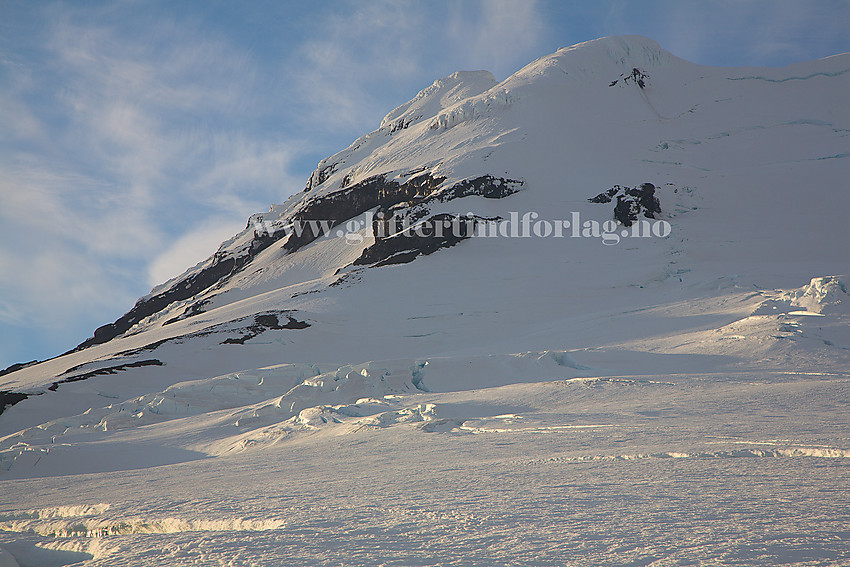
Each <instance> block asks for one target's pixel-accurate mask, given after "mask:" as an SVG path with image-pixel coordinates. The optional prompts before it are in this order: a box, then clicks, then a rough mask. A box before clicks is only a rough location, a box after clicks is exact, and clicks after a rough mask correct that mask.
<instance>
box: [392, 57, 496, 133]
mask: <svg viewBox="0 0 850 567" xmlns="http://www.w3.org/2000/svg"><path fill="white" fill-rule="evenodd" d="M496 83H497V81H496V78H495V77H493V74H492V73H490V72H489V71H457V72H456V73H452V74H451V75H449V76H448V77H444V78H442V79H437V80H436V81H434V84H432V85H431V86H430V87H428V88H426V89H423V90H421V91H420V92H419V94H417V95H416V96H415V97H414V98H413V100H411V101H409V102H406V103H405V104H402V105H401V106H399V107H398V108H396V109H395V110H393V111H392V112H390V113H389V114H387V115H386V116H385V117H384V119H383V120H381V128H382V129H383V128H389V129H390V131H391V132H394V131H396V130H402V129H405V128H408V127H410V125H411V124H415V123H417V122H420V121H422V120H426V119H429V118H433V117H434V116H436V115H437V114H438V113H439V112H440V111H441V110H443V109H444V108H447V107H449V106H452V105H453V104H456V103H458V102H460V101H462V100H464V99H467V98H471V97H473V96H476V95H479V94H481V93H483V92H485V91H487V90H490V89H491V88H492V87H493V86H495V85H496Z"/></svg>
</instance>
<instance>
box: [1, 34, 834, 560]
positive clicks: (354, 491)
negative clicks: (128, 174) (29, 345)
mask: <svg viewBox="0 0 850 567" xmlns="http://www.w3.org/2000/svg"><path fill="white" fill-rule="evenodd" d="M848 83H850V55H847V54H845V55H836V56H834V57H830V58H827V59H823V60H819V61H813V62H806V63H800V64H796V65H792V66H789V67H785V68H782V69H754V68H743V69H729V68H714V67H703V66H699V65H695V64H692V63H689V62H686V61H683V60H681V59H678V58H676V57H675V56H673V55H671V54H669V53H667V52H666V51H664V50H662V49H661V48H660V47H658V46H657V45H656V44H655V43H654V42H652V41H651V40H648V39H646V38H641V37H635V36H628V37H615V38H605V39H601V40H597V41H593V42H588V43H585V44H580V45H577V46H573V47H570V48H565V49H562V50H559V51H558V52H556V53H554V54H552V55H550V56H547V57H544V58H541V59H540V60H538V61H535V62H533V63H531V64H530V65H528V66H527V67H525V68H524V69H522V70H521V71H519V72H518V73H516V74H515V75H513V76H511V77H509V78H508V79H506V80H505V81H503V82H501V83H497V82H496V81H495V79H494V78H493V77H492V75H490V74H489V73H487V72H484V71H476V72H459V73H455V74H453V75H451V76H450V77H446V78H444V79H440V80H438V81H436V82H435V83H434V84H433V85H431V86H430V87H428V88H426V89H424V90H423V91H422V92H421V93H420V94H419V95H418V96H417V97H416V98H414V99H413V100H412V101H410V102H408V103H406V104H404V105H402V106H400V107H398V108H397V109H395V110H393V111H392V112H390V113H389V114H388V115H387V117H386V118H385V119H384V120H383V122H382V123H381V125H380V127H379V128H378V129H377V130H375V131H374V132H371V133H369V134H366V135H364V136H363V137H361V138H360V139H358V140H356V141H355V142H354V143H353V144H352V145H351V146H350V147H349V148H347V149H345V150H343V151H341V152H339V153H338V154H336V155H334V156H331V157H329V158H327V159H325V160H323V161H322V162H321V163H320V164H319V165H318V167H317V169H316V171H315V172H314V173H313V175H312V176H311V178H310V180H309V181H308V185H307V188H306V189H305V191H302V192H300V193H297V194H296V195H294V196H293V197H292V198H290V199H289V200H288V201H287V202H286V203H283V204H281V205H274V206H272V207H271V209H270V210H269V211H268V212H267V213H258V214H256V215H253V216H252V217H251V219H249V221H248V223H247V225H246V228H245V230H244V231H242V232H241V233H239V234H238V235H236V236H234V238H232V239H230V240H228V241H226V242H225V243H223V244H222V246H221V248H220V249H219V251H218V253H217V254H216V255H215V256H213V257H211V258H210V259H208V260H207V261H205V262H202V263H201V264H198V265H197V266H194V267H192V268H190V269H189V270H187V272H186V273H184V274H183V275H182V276H180V277H178V278H175V279H174V280H171V281H170V282H166V283H164V284H163V285H161V286H158V287H157V288H155V289H154V290H152V292H151V294H149V295H148V296H146V297H144V298H141V299H140V300H139V303H137V304H136V306H135V307H133V310H132V311H130V312H128V314H127V315H126V316H125V317H123V318H122V319H119V320H118V321H116V322H115V323H114V324H112V325H110V326H106V327H103V328H101V329H99V330H98V331H97V332H96V333H95V335H94V336H93V337H92V338H91V339H89V340H88V341H86V342H85V343H83V344H82V345H81V347H80V348H79V349H77V350H75V351H73V352H70V353H66V354H64V355H62V356H58V357H56V358H53V359H51V360H48V361H43V362H41V363H39V364H34V365H28V366H24V367H22V368H19V369H15V370H14V371H9V372H5V373H3V374H0V393H2V396H3V397H2V401H3V404H4V406H5V407H4V408H3V411H2V415H0V567H6V566H12V567H14V566H16V565H19V566H21V567H27V566H59V565H72V564H79V565H85V566H98V565H109V566H116V565H233V566H236V565H240V566H241V565H246V566H247V565H250V566H260V565H274V566H280V565H311V566H312V565H375V566H378V565H387V566H388V565H405V566H408V565H409V566H437V565H469V566H472V565H476V566H482V567H483V566H487V567H492V566H498V565H529V566H564V565H570V566H585V565H586V566H599V565H630V566H656V567H668V566H684V565H730V566H731V565H753V566H761V565H813V566H814V565H818V566H840V565H848V564H850V528H848V518H850V500H848V498H847V495H848V494H849V493H850V480H848V479H850V293H848V285H850V264H848V254H847V244H846V243H847V242H850V228H848V225H847V223H846V221H845V217H846V211H847V210H848V209H850V194H848V186H847V179H848V173H850V165H848V164H850V161H848V160H850V103H848V101H847V96H846V93H847V92H850V84H848ZM647 183H651V184H652V186H653V187H654V188H655V194H654V195H655V197H657V199H658V202H659V203H660V208H661V213H658V214H656V215H655V216H654V218H652V219H648V218H646V217H644V216H641V215H643V214H644V210H640V211H639V212H638V213H636V214H637V215H638V217H639V218H638V221H641V220H645V221H647V222H649V221H664V222H665V223H669V227H670V233H669V234H668V235H666V236H664V237H658V236H652V235H650V236H646V237H635V236H633V235H632V234H631V233H629V232H628V231H626V232H622V231H623V230H626V227H624V226H623V225H621V224H616V223H615V221H614V207H615V205H616V201H614V202H608V203H599V202H591V201H590V199H592V198H594V197H595V196H596V195H600V194H602V193H604V192H606V191H609V190H612V192H611V195H615V197H614V198H615V199H616V198H617V197H616V196H617V195H619V196H620V200H621V201H622V200H623V196H624V195H628V192H627V191H626V189H628V188H637V187H641V186H642V184H647ZM616 186H619V187H620V189H619V191H618V192H615V191H613V188H615V187H616ZM627 205H628V204H627ZM621 206H622V205H621ZM635 206H636V205H635ZM626 208H628V206H627V207H626ZM636 210H637V209H636ZM645 210H649V209H645ZM527 212H534V213H536V214H537V216H536V217H534V218H530V217H529V221H528V222H529V225H528V226H529V227H530V228H533V226H534V225H533V222H534V221H535V219H536V220H546V221H549V222H553V223H554V222H562V221H566V220H573V219H575V218H578V217H576V216H573V215H574V214H577V215H578V216H579V217H580V218H581V219H584V220H585V221H587V222H591V224H592V223H596V225H597V226H606V225H604V224H603V223H606V222H609V223H611V224H610V225H607V226H609V228H610V227H611V226H613V227H614V228H615V230H612V231H609V232H610V233H612V234H618V235H620V238H619V241H618V242H617V243H616V244H613V245H612V244H611V243H610V242H604V241H603V239H602V238H601V237H600V236H599V235H598V234H596V235H594V234H590V233H588V235H587V236H580V235H579V236H573V232H572V230H571V229H570V228H567V227H566V225H562V226H563V228H564V234H563V235H562V237H555V236H552V235H550V236H540V235H535V234H533V232H532V233H531V234H530V235H529V236H527V237H524V238H508V237H473V236H470V235H469V234H464V235H462V237H458V238H455V239H452V238H445V239H444V240H443V241H440V242H438V243H437V244H434V241H427V239H413V238H407V237H405V236H399V235H398V234H396V235H395V237H392V236H388V237H385V236H384V235H381V234H379V233H378V232H376V230H375V226H376V225H375V224H373V223H374V219H375V218H376V216H375V215H376V214H377V213H382V214H386V218H393V219H404V220H410V219H412V220H414V221H416V222H424V221H429V220H431V221H433V220H443V219H467V220H468V221H469V222H471V223H483V222H485V221H486V220H488V219H490V220H493V219H501V220H505V219H510V218H512V216H511V215H512V214H513V213H516V214H517V215H518V217H517V218H521V217H522V215H523V214H524V213H527ZM319 215H325V216H324V217H321V216H319ZM321 219H325V220H330V221H332V224H331V225H330V227H329V228H330V230H329V231H327V232H326V233H325V234H321V235H320V234H307V235H306V236H305V235H303V234H302V235H296V234H294V233H285V231H282V230H281V231H279V232H275V230H276V229H277V228H279V227H284V226H287V227H289V226H292V225H293V223H295V222H302V221H303V222H305V223H307V222H309V221H311V220H312V221H317V220H321ZM469 219H472V220H469ZM583 226H584V225H583ZM269 229H271V230H269ZM588 230H589V229H588ZM591 232H592V231H591Z"/></svg>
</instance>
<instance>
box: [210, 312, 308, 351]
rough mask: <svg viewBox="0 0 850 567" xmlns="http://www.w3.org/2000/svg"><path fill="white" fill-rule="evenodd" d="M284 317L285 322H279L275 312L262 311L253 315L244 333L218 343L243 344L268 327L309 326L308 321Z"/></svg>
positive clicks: (293, 327) (278, 328)
mask: <svg viewBox="0 0 850 567" xmlns="http://www.w3.org/2000/svg"><path fill="white" fill-rule="evenodd" d="M286 317H287V322H286V323H283V324H281V322H280V319H278V314H277V313H262V314H258V315H254V324H253V325H251V326H249V327H248V328H247V329H245V331H246V332H245V334H243V335H242V336H241V337H239V338H233V337H228V338H227V339H225V340H223V341H221V343H220V344H223V345H244V344H245V341H249V340H251V339H253V338H254V337H257V336H259V335H261V334H263V333H264V332H266V331H267V330H269V329H274V330H282V329H306V328H307V327H309V326H310V323H307V322H306V321H299V320H297V319H295V318H293V317H291V316H290V315H287V316H286Z"/></svg>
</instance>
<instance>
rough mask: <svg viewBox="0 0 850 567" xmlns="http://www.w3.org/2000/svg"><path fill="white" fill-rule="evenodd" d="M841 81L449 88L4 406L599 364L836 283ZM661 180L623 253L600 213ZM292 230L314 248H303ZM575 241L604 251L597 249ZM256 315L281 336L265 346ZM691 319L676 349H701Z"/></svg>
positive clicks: (812, 76) (466, 76)
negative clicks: (553, 362) (294, 378)
mask: <svg viewBox="0 0 850 567" xmlns="http://www.w3.org/2000/svg"><path fill="white" fill-rule="evenodd" d="M848 69H850V57H848V56H846V55H845V56H836V57H832V58H828V59H825V60H821V61H814V62H809V63H801V64H799V65H794V66H790V67H787V68H784V69H723V68H709V67H702V66H699V65H695V64H692V63H689V62H686V61H683V60H681V59H678V58H676V57H674V56H673V55H671V54H669V53H667V52H666V51H664V50H663V49H661V48H660V47H659V46H658V45H657V44H655V43H654V42H652V41H651V40H648V39H646V38H641V37H636V36H626V37H617V38H605V39H601V40H596V41H592V42H587V43H583V44H580V45H577V46H573V47H569V48H565V49H561V50H559V51H557V52H556V53H554V54H551V55H549V56H546V57H543V58H541V59H539V60H537V61H535V62H533V63H531V64H529V65H528V66H526V67H525V68H523V69H522V70H520V71H519V72H517V73H516V74H514V75H513V76H511V77H509V78H508V79H507V80H505V81H503V82H501V83H498V84H496V82H495V79H493V77H492V76H491V75H490V74H489V73H487V72H484V71H475V72H458V73H455V74H453V75H451V76H449V77H446V78H444V79H440V80H437V81H435V83H434V84H433V85H431V86H430V87H428V88H426V89H424V90H423V91H421V92H420V93H419V94H418V95H417V96H416V97H415V98H414V99H413V100H412V101H410V102H408V103H406V104H404V105H402V106H400V107H398V108H397V109H395V110H393V111H392V112H390V113H389V114H388V115H387V116H386V118H385V119H384V120H383V121H382V124H381V126H380V127H379V128H378V129H376V130H375V131H373V132H371V133H368V134H366V135H364V136H363V137H361V138H359V139H358V140H356V141H355V142H354V143H353V144H352V145H351V146H349V147H348V148H346V149H345V150H342V151H341V152H339V153H337V154H335V155H334V156H331V157H329V158H327V159H325V160H322V162H321V163H320V164H319V165H318V167H317V169H316V170H315V171H314V172H313V174H312V175H311V177H310V181H309V183H308V185H307V187H306V189H305V190H304V191H302V192H300V193H298V194H296V195H294V196H293V197H292V198H290V199H289V200H287V201H286V202H285V203H283V204H281V205H276V206H272V207H271V209H270V210H269V211H268V212H266V213H258V214H256V215H253V216H252V217H251V218H250V219H249V222H248V224H247V226H246V229H245V230H244V231H242V232H241V233H240V234H238V235H236V236H235V237H234V238H232V239H230V240H228V241H227V242H225V243H223V244H222V246H221V248H220V249H219V251H218V252H217V253H216V254H215V255H214V256H213V257H211V258H209V259H208V260H206V261H205V262H202V263H200V264H199V265H197V266H195V267H193V268H191V269H190V270H188V271H187V272H186V273H185V274H183V275H182V276H180V277H178V278H175V279H174V280H172V281H171V282H167V283H166V284H164V285H162V286H158V287H157V288H156V289H154V290H153V291H152V292H151V294H149V295H148V296H146V297H144V298H142V299H140V300H139V303H138V304H137V305H136V306H135V307H134V308H133V310H131V311H130V312H129V313H128V314H127V315H126V316H124V317H122V319H120V320H119V321H116V322H115V323H114V324H111V325H108V326H105V327H104V328H102V329H99V330H98V332H96V334H95V337H93V338H92V339H90V340H89V341H87V342H86V343H84V345H83V346H84V347H85V348H83V349H81V350H78V351H77V352H74V353H71V354H68V355H67V356H62V357H59V358H57V359H54V360H51V361H48V362H46V363H43V364H40V365H35V366H31V367H28V368H23V369H20V370H18V371H17V372H13V373H9V374H7V375H6V376H5V377H3V380H4V385H3V386H2V388H0V389H2V390H3V391H7V392H11V393H10V394H9V396H12V397H9V398H8V399H9V400H10V402H11V401H12V400H19V399H20V396H19V394H21V393H29V394H37V393H38V392H42V391H44V389H45V388H54V389H58V391H64V392H68V391H77V390H86V391H87V393H86V394H85V395H81V397H80V398H79V405H80V406H82V405H85V404H87V403H90V402H91V399H90V398H89V397H88V396H89V395H95V396H96V395H99V394H98V392H101V390H98V389H97V388H93V387H91V386H90V385H91V384H95V383H98V384H99V383H103V384H106V383H109V384H119V383H121V384H130V386H128V387H129V390H128V392H131V393H132V394H133V395H143V394H146V393H149V392H150V391H151V390H150V388H151V387H154V386H155V387H156V389H158V390H164V389H165V388H167V387H168V386H169V385H170V384H171V383H172V382H169V380H172V379H174V374H173V369H174V368H177V367H179V368H180V374H181V375H180V378H181V379H202V378H208V377H209V376H210V375H211V374H210V373H211V372H213V373H214V374H215V375H218V374H221V373H222V372H229V371H236V370H239V369H240V368H256V367H258V366H262V365H264V364H265V365H268V364H278V363H281V362H298V363H305V364H310V363H313V362H315V361H316V360H331V361H332V362H333V363H335V364H338V365H344V364H350V363H359V362H362V361H363V360H382V359H389V358H395V357H409V358H412V359H416V358H418V357H422V356H441V355H457V354H459V353H466V354H469V355H475V356H478V355H482V354H485V353H494V352H495V353H514V352H520V351H522V352H525V351H543V350H552V349H565V348H597V347H599V345H601V344H608V343H609V342H610V341H614V342H616V341H626V340H630V337H633V336H634V335H636V334H637V335H640V334H641V331H640V328H641V327H640V326H641V323H640V322H639V320H638V319H633V318H632V317H631V316H628V315H626V313H628V312H629V311H630V310H631V309H633V308H634V307H635V306H636V305H658V304H663V303H666V302H668V301H691V300H696V299H701V298H703V296H704V295H706V294H708V293H712V294H720V295H722V294H724V293H727V291H728V292H729V293H738V292H741V291H742V290H747V291H749V290H761V291H759V293H761V294H766V293H767V292H766V291H764V290H772V289H777V288H783V289H785V290H788V289H793V288H797V287H798V286H801V285H802V284H803V283H804V282H807V281H810V280H811V278H813V277H821V276H824V275H826V274H835V273H844V272H846V267H845V266H844V262H845V260H846V257H845V254H844V252H843V249H842V244H841V243H843V242H846V241H848V240H849V239H850V234H849V233H848V228H847V225H846V223H845V222H844V220H843V216H844V210H845V209H846V205H848V204H850V203H848V202H847V201H848V196H847V194H846V192H841V191H837V188H840V187H843V186H844V185H845V184H846V171H847V160H848V159H850V156H848V154H847V152H846V140H847V136H848V132H850V113H848V112H847V109H848V106H847V105H848V103H847V102H846V100H845V98H846V97H845V96H844V94H845V93H846V92H847V90H848V82H850V73H848V72H847V70H848ZM646 184H650V185H652V186H653V187H655V188H656V190H655V192H654V194H653V198H656V199H657V200H658V204H657V208H660V212H658V211H657V208H656V206H655V204H653V207H652V209H653V211H654V212H652V216H653V217H655V218H653V219H652V220H661V221H664V222H666V223H669V228H670V230H669V232H666V231H659V232H658V235H656V236H653V235H652V234H648V233H647V234H648V236H645V237H640V238H630V237H629V235H631V234H633V233H632V232H626V233H623V232H622V230H624V229H626V228H629V229H631V227H626V226H624V225H619V224H617V225H613V226H615V229H614V230H608V231H606V232H605V235H604V236H603V235H602V234H601V233H600V231H599V229H598V227H599V226H600V225H601V223H603V222H605V221H609V222H611V223H614V222H615V218H616V213H615V209H616V203H613V202H612V203H593V202H590V201H589V199H592V198H593V197H594V196H596V195H600V194H603V193H606V192H610V191H611V190H615V189H616V187H627V188H629V187H642V186H645V185H646ZM615 193H616V190H615V192H614V193H612V195H614V194H615ZM623 194H625V193H623ZM620 196H622V195H620ZM618 198H619V197H618ZM826 202H829V203H832V204H833V205H834V206H831V207H825V206H824V205H823V203H826ZM647 210H648V209H647ZM379 213H380V214H383V215H384V218H385V219H387V218H389V219H395V220H406V221H409V222H413V223H426V222H431V223H432V224H433V223H434V222H436V221H441V222H449V223H452V222H457V223H463V222H465V221H464V219H466V220H468V221H469V222H471V223H472V224H470V225H462V226H468V227H471V229H464V230H466V232H463V233H462V234H461V236H460V237H451V238H444V239H443V240H439V241H434V240H431V239H426V240H424V241H423V240H422V239H417V238H410V237H407V236H403V235H402V236H400V237H398V238H395V239H393V238H390V237H392V236H394V235H392V234H384V235H381V234H379V233H378V232H377V230H378V228H379V227H380V226H381V224H380V223H377V222H376V220H375V218H376V215H377V214H379ZM532 214H533V215H535V216H533V217H532V216H531V215H532ZM574 215H575V216H574ZM633 216H638V217H640V218H639V219H631V217H627V218H630V219H631V220H634V221H639V220H641V219H644V220H645V217H646V215H645V214H644V213H643V212H641V211H638V212H637V213H635V215H633ZM514 218H515V219H516V222H514V223H513V226H514V228H515V229H517V230H519V229H521V228H522V225H521V223H522V222H524V221H522V219H523V218H525V219H526V221H527V224H526V225H525V228H526V230H525V234H524V236H523V237H512V236H520V235H518V234H514V232H513V231H512V230H506V231H505V232H504V234H503V235H499V234H498V230H495V231H491V233H490V236H488V237H484V238H474V237H470V234H472V233H474V231H476V230H479V229H482V228H486V227H487V226H488V224H487V223H488V222H497V223H498V222H502V221H509V220H513V219H514ZM537 220H540V221H546V222H548V223H550V224H549V226H550V228H551V229H552V230H551V232H547V230H546V225H535V224H534V222H535V221H537ZM621 220H622V217H621ZM567 221H569V222H572V224H573V225H574V226H572V227H570V228H567V227H566V225H565V224H564V223H565V222H567ZM296 222H302V223H308V224H309V223H311V222H312V223H316V225H315V229H314V228H309V227H308V228H307V230H308V231H309V232H308V233H307V236H304V235H295V234H293V230H292V226H293V223H296ZM322 222H326V223H327V224H326V225H324V226H322V224H321V223H322ZM583 222H592V223H596V224H597V229H596V231H595V232H594V230H588V233H587V236H582V234H581V231H579V230H577V229H580V228H584V225H583V224H581V223H583ZM497 226H498V225H497ZM534 226H537V227H538V229H539V231H538V233H534V230H533V229H534ZM638 226H640V224H639V223H638ZM302 228H303V227H302ZM555 228H557V234H556V230H555ZM623 234H626V236H622V235H623ZM395 236H398V235H395ZM435 242H436V243H435ZM402 262H409V263H406V264H404V265H397V264H399V263H402ZM824 285H827V284H824ZM830 286H832V284H829V285H827V288H828V290H827V292H828V294H831V295H829V297H833V296H836V293H837V292H835V291H834V290H833V291H829V290H832V289H833V287H834V286H832V287H830ZM724 290H727V291H724ZM812 293H815V292H812ZM818 293H820V292H818ZM810 295H811V294H810ZM765 297H766V296H762V295H760V296H759V299H761V300H764V299H765ZM800 301H804V299H800ZM805 301H807V300H805ZM830 301H831V300H830ZM800 305H802V303H801V304H800ZM711 309H714V308H711ZM718 309H720V308H718ZM813 309H814V307H813ZM721 311H722V309H721ZM602 312H604V313H609V314H611V313H613V314H617V313H619V314H620V315H611V316H610V317H607V318H606V317H602V318H600V316H599V313H602ZM785 312H786V313H787V312H788V310H786V311H785ZM257 315H263V316H265V315H269V316H272V315H274V316H276V317H278V320H279V321H280V325H278V326H279V327H280V328H277V327H276V326H275V325H272V326H270V327H263V329H264V330H263V332H262V333H261V334H260V333H256V332H254V331H252V330H251V327H252V326H256V325H257V323H256V321H255V317H256V316H257ZM736 317H737V315H736ZM289 318H291V320H292V321H295V322H298V323H299V324H303V325H302V326H298V325H295V324H292V325H290V324H289V323H286V322H287V321H289V320H290V319H289ZM609 319H610V322H609ZM591 320H592V321H594V325H593V327H592V328H588V327H587V322H588V321H591ZM735 320H737V319H736V318H735V317H731V318H729V316H727V315H718V316H717V320H716V323H717V324H718V325H719V326H720V327H722V326H723V325H729V324H731V323H732V322H734V321H735ZM614 321H619V323H614ZM627 321H629V322H627ZM686 321H687V320H685V319H683V320H681V321H679V322H678V323H677V324H669V325H668V326H666V327H665V329H666V331H665V332H667V331H669V332H673V331H674V330H675V332H692V331H693V332H701V331H702V330H704V329H703V328H702V327H699V326H698V328H692V327H689V326H688V325H689V323H687V322H686ZM284 323H286V324H284ZM286 325H289V326H286ZM246 337H247V338H246ZM473 339H474V340H473ZM826 340H830V339H826ZM641 348H643V347H641ZM713 348H716V349H720V345H719V343H718V344H716V345H715V347H713ZM190 352H191V353H192V354H191V355H188V358H185V357H186V356H187V353H190ZM718 352H719V351H718ZM742 352H743V351H742ZM193 359H194V360H193ZM187 360H193V362H192V363H188V362H186V361H187ZM718 360H719V359H718ZM152 361H157V362H158V363H160V364H156V363H154V362H152ZM142 362H144V363H145V365H144V366H139V365H138V364H140V363H142ZM107 369H112V370H111V371H110V372H111V373H106V374H95V375H92V376H91V377H90V378H88V379H86V380H79V377H80V376H83V375H89V374H90V373H91V372H95V371H98V372H100V371H102V372H107ZM118 369H120V370H118ZM621 370H626V369H624V368H623V369H621ZM629 370H630V371H631V370H633V369H631V368H630V369H629ZM646 370H647V372H649V371H651V370H652V369H646ZM107 376H108V378H106V377H107ZM142 380H143V381H147V382H146V384H145V385H144V386H139V384H140V383H141V381H142ZM83 384H88V385H86V386H83ZM98 388H100V386H98ZM122 388H123V386H122ZM119 390H120V388H119ZM158 390H157V391H158ZM122 391H123V390H122ZM15 395H17V397H15ZM51 395H52V393H51ZM109 395H112V394H111V393H109ZM48 399H49V397H45V395H42V396H36V395H32V396H29V397H28V398H26V399H24V400H23V401H19V402H18V404H17V405H15V406H12V408H11V409H9V410H8V412H9V414H8V415H6V414H4V416H3V417H2V418H0V420H10V419H11V418H10V417H9V415H24V412H23V410H22V409H20V408H23V407H25V406H26V407H28V408H31V409H30V411H29V412H28V413H27V414H26V415H27V416H28V417H26V418H21V419H23V420H24V421H22V422H21V423H20V425H22V426H23V425H24V423H25V422H26V423H30V422H32V421H33V420H38V419H41V418H44V421H47V420H48V419H52V417H55V416H51V415H50V412H52V411H54V409H55V408H53V407H52V406H51V405H50V404H48V403H46V400H48ZM41 406H43V407H44V412H43V413H39V411H40V410H39V411H36V410H35V409H34V408H38V407H41ZM84 409H86V408H81V411H82V410H84ZM30 424H33V423H30Z"/></svg>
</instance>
